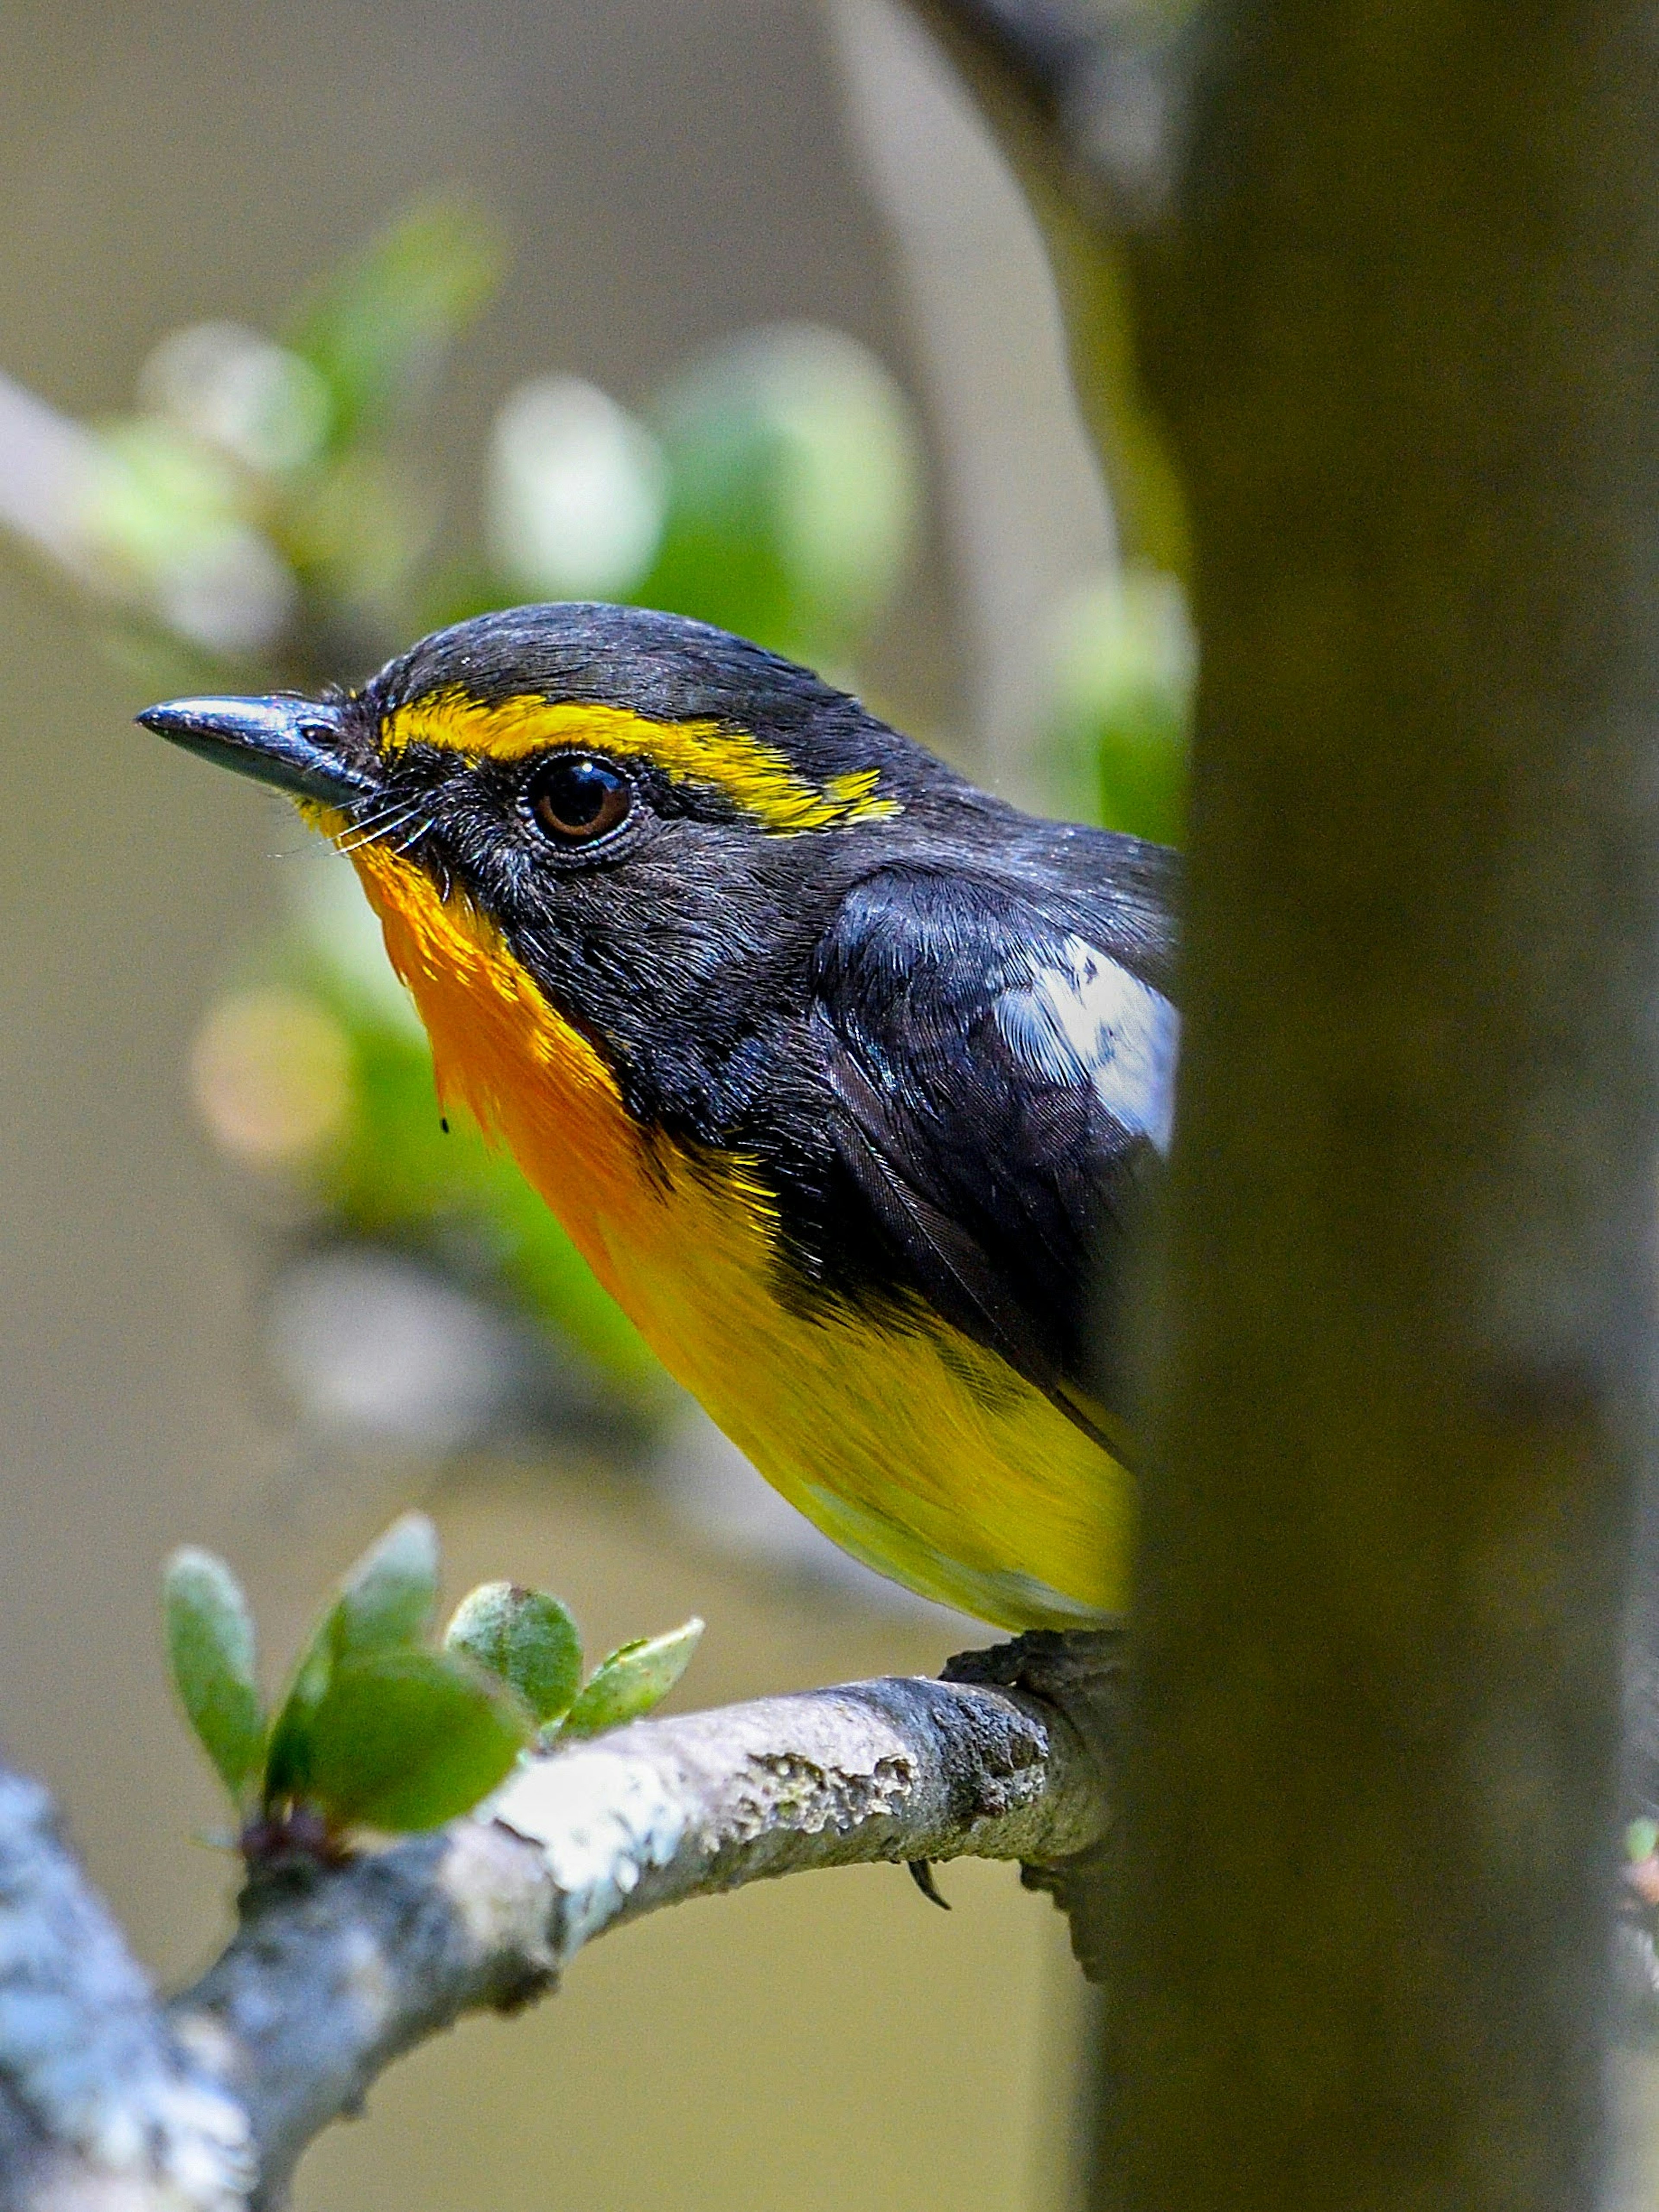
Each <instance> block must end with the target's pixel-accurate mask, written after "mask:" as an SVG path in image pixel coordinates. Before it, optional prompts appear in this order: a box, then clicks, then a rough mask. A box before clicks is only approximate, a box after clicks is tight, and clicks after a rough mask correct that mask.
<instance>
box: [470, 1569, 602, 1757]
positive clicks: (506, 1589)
mask: <svg viewBox="0 0 1659 2212" xmlns="http://www.w3.org/2000/svg"><path fill="white" fill-rule="evenodd" d="M444 1643H445V1645H446V1646H447V1649H448V1650H452V1651H460V1652H464V1653H465V1655H466V1656H467V1657H468V1658H469V1659H471V1660H474V1661H476V1662H477V1664H478V1665H479V1666H480V1667H487V1668H489V1671H490V1672H491V1673H492V1674H499V1675H500V1676H501V1680H503V1681H504V1682H507V1683H509V1684H510V1685H511V1686H512V1687H513V1689H515V1690H516V1691H517V1692H518V1693H519V1695H520V1697H521V1698H522V1699H524V1701H525V1703H526V1705H528V1706H529V1708H530V1710H531V1711H532V1713H533V1714H534V1715H535V1717H536V1718H537V1720H538V1722H539V1723H541V1724H542V1725H543V1726H545V1725H546V1724H547V1723H548V1722H550V1721H558V1720H562V1719H563V1718H564V1716H565V1715H566V1713H568V1711H569V1710H570V1706H571V1701H572V1700H573V1699H574V1697H575V1694H576V1692H577V1689H578V1688H579V1686H580V1683H581V1679H582V1642H581V1638H580V1635H579V1634H578V1633H577V1630H576V1624H575V1622H574V1620H572V1619H571V1618H570V1615H569V1613H568V1612H567V1611H566V1610H565V1608H564V1607H563V1606H562V1605H561V1604H560V1602H559V1601H558V1599H557V1598H556V1597H552V1596H550V1595H549V1594H548V1592H547V1591H546V1590H532V1589H520V1586H519V1585H518V1584H517V1583H480V1584H479V1586H478V1588H477V1589H475V1590H473V1591H472V1592H471V1594H470V1595H468V1596H466V1597H465V1598H463V1599H462V1601H461V1602H460V1604H459V1606H458V1607H456V1609H455V1618H454V1619H453V1620H452V1621H451V1622H450V1624H449V1626H448V1628H447V1630H446V1631H445V1632H444Z"/></svg>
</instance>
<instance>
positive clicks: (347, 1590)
mask: <svg viewBox="0 0 1659 2212" xmlns="http://www.w3.org/2000/svg"><path fill="white" fill-rule="evenodd" d="M437 1601H438V1532H437V1530H436V1529H435V1528H434V1527H433V1525H432V1523H431V1522H430V1521H429V1520H428V1518H427V1516H426V1515H425V1514H424V1513H405V1514H404V1516H403V1517H402V1518H401V1519H400V1520H398V1521H394V1522H392V1526H391V1527H390V1528H388V1529H387V1530H386V1534H385V1535H384V1536H382V1537H381V1538H380V1541H378V1542H377V1543H374V1544H371V1545H370V1546H369V1547H368V1551H366V1552H365V1553H363V1555H362V1559H359V1560H358V1562H357V1564H356V1566H354V1567H353V1568H352V1569H351V1570H350V1571H349V1573H348V1574H347V1576H346V1577H345V1580H344V1582H343V1583H342V1585H341V1589H340V1596H339V1601H338V1602H337V1604H336V1606H335V1607H334V1611H333V1613H332V1615H331V1621H332V1644H333V1651H334V1656H335V1658H336V1659H337V1660H340V1659H345V1658H348V1657H356V1656H358V1655H359V1654H361V1653H363V1652H368V1651H385V1650H395V1649H396V1648H397V1646H398V1645H399V1644H418V1643H419V1642H420V1640H421V1638H422V1636H423V1635H424V1634H425V1632H426V1630H427V1627H428V1624H429V1623H430V1621H431V1619H432V1610H433V1607H435V1605H436V1603H437Z"/></svg>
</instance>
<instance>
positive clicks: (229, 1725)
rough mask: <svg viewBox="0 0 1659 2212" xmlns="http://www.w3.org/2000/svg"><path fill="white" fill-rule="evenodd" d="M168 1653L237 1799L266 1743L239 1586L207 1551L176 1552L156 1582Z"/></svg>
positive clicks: (185, 1699) (183, 1695) (196, 1723)
mask: <svg viewBox="0 0 1659 2212" xmlns="http://www.w3.org/2000/svg"><path fill="white" fill-rule="evenodd" d="M162 1593H163V1601H164V1604H165V1607H166V1611H167V1658H168V1661H169V1663H170V1664H171V1667H172V1669H173V1681H174V1683H175V1685H176V1686H177V1688H178V1692H179V1699H180V1701H181V1703H182V1704H183V1705H184V1708H185V1713H186V1715H187V1716H188V1717H189V1720H190V1724H191V1727H192V1728H193V1729H195V1731H196V1733H197V1736H198V1737H199V1738H200V1740H201V1743H202V1747H203V1748H204V1751H205V1752H206V1753H207V1755H208V1757H209V1758H210V1759H211V1760H212V1761H213V1764H214V1765H215V1767H216V1769H217V1771H218V1775H219V1779H220V1780H221V1781H222V1783H223V1784H224V1785H225V1788H226V1789H227V1790H228V1791H229V1792H230V1795H231V1796H232V1797H233V1799H234V1800H236V1801H237V1802H240V1799H241V1797H242V1795H243V1793H244V1791H245V1790H246V1788H247V1785H248V1784H249V1782H250V1781H251V1780H252V1777H253V1775H254V1774H255V1772H256V1771H258V1765H259V1760H260V1758H261V1756H262V1754H263V1753H264V1743H265V1715H264V1705H263V1703H262V1701H261V1699H260V1697H259V1689H258V1683H257V1681H256V1680H255V1679H254V1673H253V1620H252V1615H251V1614H250V1613H249V1612H248V1607H247V1600H246V1598H245V1597H244V1596H243V1595H242V1590H241V1585H240V1583H238V1581H237V1580H236V1577H235V1576H234V1575H233V1574H232V1572H231V1571H230V1569H229V1568H228V1566H227V1565H225V1563H224V1561H223V1560H222V1559H215V1558H214V1556H213V1554H212V1553H210V1552H198V1551H196V1550H194V1549H186V1550H185V1551H180V1552H175V1553H173V1557H172V1559H169V1560H168V1562H167V1572H166V1575H165V1577H164V1579H163V1583H162Z"/></svg>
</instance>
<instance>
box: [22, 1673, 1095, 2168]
mask: <svg viewBox="0 0 1659 2212" xmlns="http://www.w3.org/2000/svg"><path fill="white" fill-rule="evenodd" d="M487 1812H488V1815H489V1817H485V1816H484V1815H482V1814H480V1815H474V1816H472V1817H471V1818H469V1819H467V1820H459V1821H457V1822H455V1823H454V1824H453V1826H450V1827H448V1828H446V1829H442V1830H440V1831H438V1832H435V1833H434V1834H430V1835H424V1836H417V1837H415V1838H411V1839H410V1841H408V1842H406V1843H403V1844H398V1845H397V1846H396V1847H394V1848H392V1849H391V1850H385V1851H382V1852H380V1853H378V1854H374V1855H368V1856H365V1857H359V1858H356V1859H354V1860H353V1861H351V1862H350V1863H348V1864H346V1865H345V1866H343V1867H338V1868H332V1869H319V1868H318V1867H316V1866H315V1865H314V1864H313V1863H296V1864H295V1865H293V1866H291V1867H289V1869H286V1870H284V1871H281V1872H278V1873H276V1874H274V1875H271V1876H270V1877H268V1878H267V1879H264V1880H263V1881H261V1882H260V1883H259V1884H258V1886H257V1887H252V1888H250V1889H249V1890H248V1891H247V1892H246V1893H245V1895H244V1897H243V1899H242V1901H241V1908H240V1913H241V1924H240V1929H239V1931H238V1933H237V1935H236V1936H235V1937H234V1939H233V1941H232V1942H231V1943H230V1945H229V1946H228V1948H227V1950H226V1951H225V1952H224V1954H223V1955H222V1957H221V1958H220V1959H219V1960H218V1961H217V1962H216V1964H215V1965H214V1966H212V1967H211V1968H210V1970H209V1972H207V1973H206V1974H205V1975H204V1977H203V1978H202V1980H201V1981H200V1982H199V1983H197V1985H196V1986H195V1988H194V1989H192V1990H189V1991H187V1992H186V1993H185V1995H183V1996H180V1997H179V1998H178V1999H177V2000H175V2001H174V2002H173V2004H172V2005H171V2006H170V2007H168V2008H167V2010H166V2012H165V2014H164V2013H163V2012H162V2011H161V2009H160V2008H158V2007H157V2006H156V2004H155V2001H154V1999H153V1998H152V1997H151V1996H150V1995H149V1990H148V1989H147V1987H146V1985H145V1984H144V1982H143V1977H142V1976H141V1974H140V1973H139V1971H138V1969H137V1967H136V1966H134V1965H133V1963H132V1961H131V1959H130V1957H129V1956H128V1954H127V1952H126V1949H125V1945H124V1944H123V1943H122V1942H121V1939H120V1936H119V1935H118V1931H117V1930H116V1929H115V1928H114V1926H113V1924H112V1922H111V1921H110V1918H109V1916H108V1914H107V1912H106V1909H105V1908H104V1906H103V1905H102V1904H101V1903H100V1901H99V1900H98V1899H96V1898H95V1897H94V1895H93V1894H92V1893H91V1892H90V1891H89V1890H88V1887H87V1886H86V1884H85V1881H84V1879H83V1878H82V1875H80V1873H79V1870H78V1869H76V1866H75V1864H74V1863H73V1861H72V1860H71V1859H70V1857H69V1856H68V1854H67V1853H66V1852H65V1850H64V1847H63V1845H62V1844H60V1843H58V1840H57V1838H56V1835H55V1832H54V1830H53V1829H52V1825H51V1820H50V1812H49V1808H48V1806H47V1802H46V1798H45V1796H44V1793H42V1792H41V1791H40V1790H38V1789H37V1788H36V1787H35V1785H33V1784H30V1783H27V1782H23V1781H20V1780H18V1779H17V1778H9V1777H7V1778H0V1824H4V1823H6V1822H7V1821H8V1819H9V1825H0V2094H3V2096H4V2099H5V2101H4V2102H3V2103H0V2203H4V2204H5V2205H7V2206H8V2207H10V2206H14V2205H15V2206H17V2207H19V2208H20V2212H47V2208H48V2207H49V2208H50V2212H70V2208H71V2207H75V2208H80V2207H86V2208H90V2207H92V2206H93V2205H94V2203H97V2204H99V2205H100V2206H101V2205H105V2204H112V2203H114V2202H115V2201H116V2197H115V2193H114V2192H115V2191H116V2188H117V2186H118V2185H120V2186H121V2187H123V2188H124V2190H125V2193H124V2194H122V2195H121V2196H120V2197H119V2202H120V2204H121V2206H122V2208H123V2212H150V2208H154V2212H161V2207H162V2206H163V2205H166V2206H167V2207H169V2208H171V2212H179V2208H180V2207H184V2208H189V2212H228V2208H229V2207H232V2206H234V2205H240V2204H242V2203H248V2202H251V2203H254V2204H257V2205H261V2206H270V2205H273V2204H275V2203H279V2202H280V2201H281V2200H282V2198H283V2195H284V2194H285V2192H286V2189H287V2185H288V2182H289V2177H290V2175H291V2174H292V2172H293V2169H294V2166H295V2162H296V2161H297V2160H298V2159H299V2157H300V2155H301V2152H302V2151H303V2150H304V2149H305V2148H306V2146H307V2143H309V2142H311V2140H312V2138H313V2136H316V2135H317V2134H318V2132H319V2130H321V2129H322V2128H324V2127H325V2126H326V2125H327V2124H328V2123H329V2122H330V2121H331V2120H333V2119H335V2118H338V2117H339V2116H340V2115H341V2114H343V2113H346V2112H351V2111H353V2110H355V2109H356V2106H358V2105H359V2104H360V2103H361V2101H362V2097H363V2095H364V2093H366V2091H367V2090H368V2087H369V2086H370V2084H371V2083H372V2082H373V2081H374V2079H375V2078H376V2076H377V2075H379V2074H380V2072H381V2070H382V2069H384V2068H385V2067H386V2065H387V2064H388V2063H390V2062H391V2060H392V2059H393V2058H395V2057H398V2055H399V2054H400V2053H402V2052H404V2051H408V2050H410V2049H412V2048H413V2047H414V2046H415V2045H416V2044H419V2043H421V2042H422V2041H424V2040H425V2039H427V2038H428V2036H430V2035H433V2034H435V2033H437V2031H438V2030H439V2029H441V2028H444V2027H449V2026H450V2025H451V2024H452V2023H453V2021H456V2020H457V2019H459V2017H460V2016H461V2015H463V2014H464V2013H466V2012H470V2011H475V2010H477V2009H478V2008H483V2007H495V2008H497V2009H511V2008H513V2007H515V2006H517V2005H520V2004H522V2003H524V2002H526V2001H528V2000H529V1999H530V1998H532V1997H533V1996H538V1994H540V1993H541V1992H542V1991H543V1990H546V1989H548V1988H550V1986H552V1984H554V1982H555V1981H556V1978H557V1976H558V1974H559V1973H560V1972H562V1969H563V1968H564V1967H565V1966H567V1965H568V1963H569V1961H570V1960H571V1959H573V1958H574V1955H575V1954H576V1953H577V1952H578V1951H579V1950H580V1948H581V1947H582V1945H583V1944H584V1943H586V1942H591V1941H592V1938H593V1937H594V1936H598V1935H599V1934H601V1933H602V1932H603V1931H604V1930H605V1929H607V1928H610V1927H612V1926H615V1925H617V1924H618V1923H621V1922H623V1921H626V1920H633V1919H638V1918H639V1917H641V1915H643V1914H645V1913H647V1912H652V1911H657V1910H658V1909H659V1907H661V1906H663V1905H675V1904H678V1903H679V1902H681V1901H682V1900H683V1899H686V1898H690V1897H697V1896H703V1895H707V1894H709V1893H714V1892H716V1891H721V1890H728V1889H735V1888H738V1887H742V1886H743V1885H744V1883H746V1882H750V1881H758V1880H760V1879H761V1878H762V1877H763V1876H767V1875H781V1874H793V1873H799V1872H804V1871H805V1870H807V1869H811V1868H817V1867H830V1866H848V1865H854V1864H864V1863H870V1862H872V1861H880V1860H886V1861H893V1862H897V1861H915V1860H924V1859H947V1858H956V1857H980V1858H1003V1859H1020V1860H1024V1861H1028V1862H1036V1863H1042V1864H1048V1863H1053V1862H1054V1861H1056V1860H1063V1859H1066V1858H1068V1857H1073V1856H1074V1855H1075V1854H1077V1853H1079V1852H1080V1851H1085V1850H1088V1849H1089V1848H1090V1847H1091V1845H1092V1844H1096V1843H1097V1842H1098V1840H1099V1838H1101V1836H1102V1834H1103V1832H1104V1830H1105V1827H1106V1824H1107V1817H1108V1814H1107V1802H1106V1791H1105V1786H1104V1780H1103V1773H1102V1769H1101V1767H1100V1765H1099V1764H1098V1762H1097V1760H1096V1759H1094V1758H1093V1757H1092V1756H1091V1752H1090V1751H1089V1749H1087V1748H1086V1747H1085V1741H1084V1737H1083V1736H1082V1735H1079V1732H1078V1730H1076V1729H1073V1726H1072V1725H1071V1723H1069V1722H1068V1721H1066V1719H1064V1718H1062V1717H1060V1714H1059V1713H1058V1712H1056V1711H1054V1710H1053V1709H1052V1708H1050V1707H1048V1705H1044V1704H1043V1703H1042V1701H1041V1700H1039V1699H1036V1698H1034V1697H1031V1696H1029V1695H1025V1694H1024V1693H1022V1692H1018V1691H1009V1690H1005V1689H1000V1688H996V1687H993V1686H988V1685H985V1684H978V1683H956V1682H933V1681H927V1680H912V1679H896V1678H894V1679H888V1680H880V1681H874V1682H860V1683H854V1684H851V1685H849V1686H845V1687H842V1688H839V1689H829V1690H818V1691H811V1692H805V1693H803V1694H801V1695H799V1696H795V1697H787V1698H771V1699H760V1700H758V1701H757V1702H755V1703H753V1704H750V1705H734V1706H728V1707H725V1708H723V1709H720V1710H718V1711H713V1712H705V1713H692V1714H688V1715H684V1716H681V1717H677V1718H674V1719H671V1720H662V1721H642V1722H638V1723H635V1725H634V1726H632V1727H631V1728H627V1729H618V1730H617V1732H616V1733H615V1734H614V1735H608V1736H605V1737H604V1738H603V1739H601V1740H599V1741H596V1742H594V1743H591V1744H585V1745H582V1746H580V1747H576V1748H573V1749H570V1750H568V1751H563V1752H560V1753H556V1754H555V1755H553V1756H552V1757H550V1758H545V1759H538V1760H535V1761H533V1762H532V1763H530V1764H529V1765H526V1766H524V1767H523V1768H521V1769H520V1771H519V1772H518V1773H517V1774H515V1776H514V1777H513V1779H512V1780H511V1781H509V1783H508V1784H507V1786H506V1787H505V1788H504V1789H503V1790H501V1791H500V1792H499V1793H498V1795H497V1796H495V1798H494V1799H493V1800H492V1801H491V1802H490V1804H489V1807H488V1808H487ZM249 2142H252V2147H253V2152H254V2160H253V2163H252V2165H250V2163H249V2160H248V2152H247V2146H248V2144H249ZM254 2166H257V2171H258V2181H257V2183H254V2182H252V2179H251V2174H252V2171H253V2167H254Z"/></svg>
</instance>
